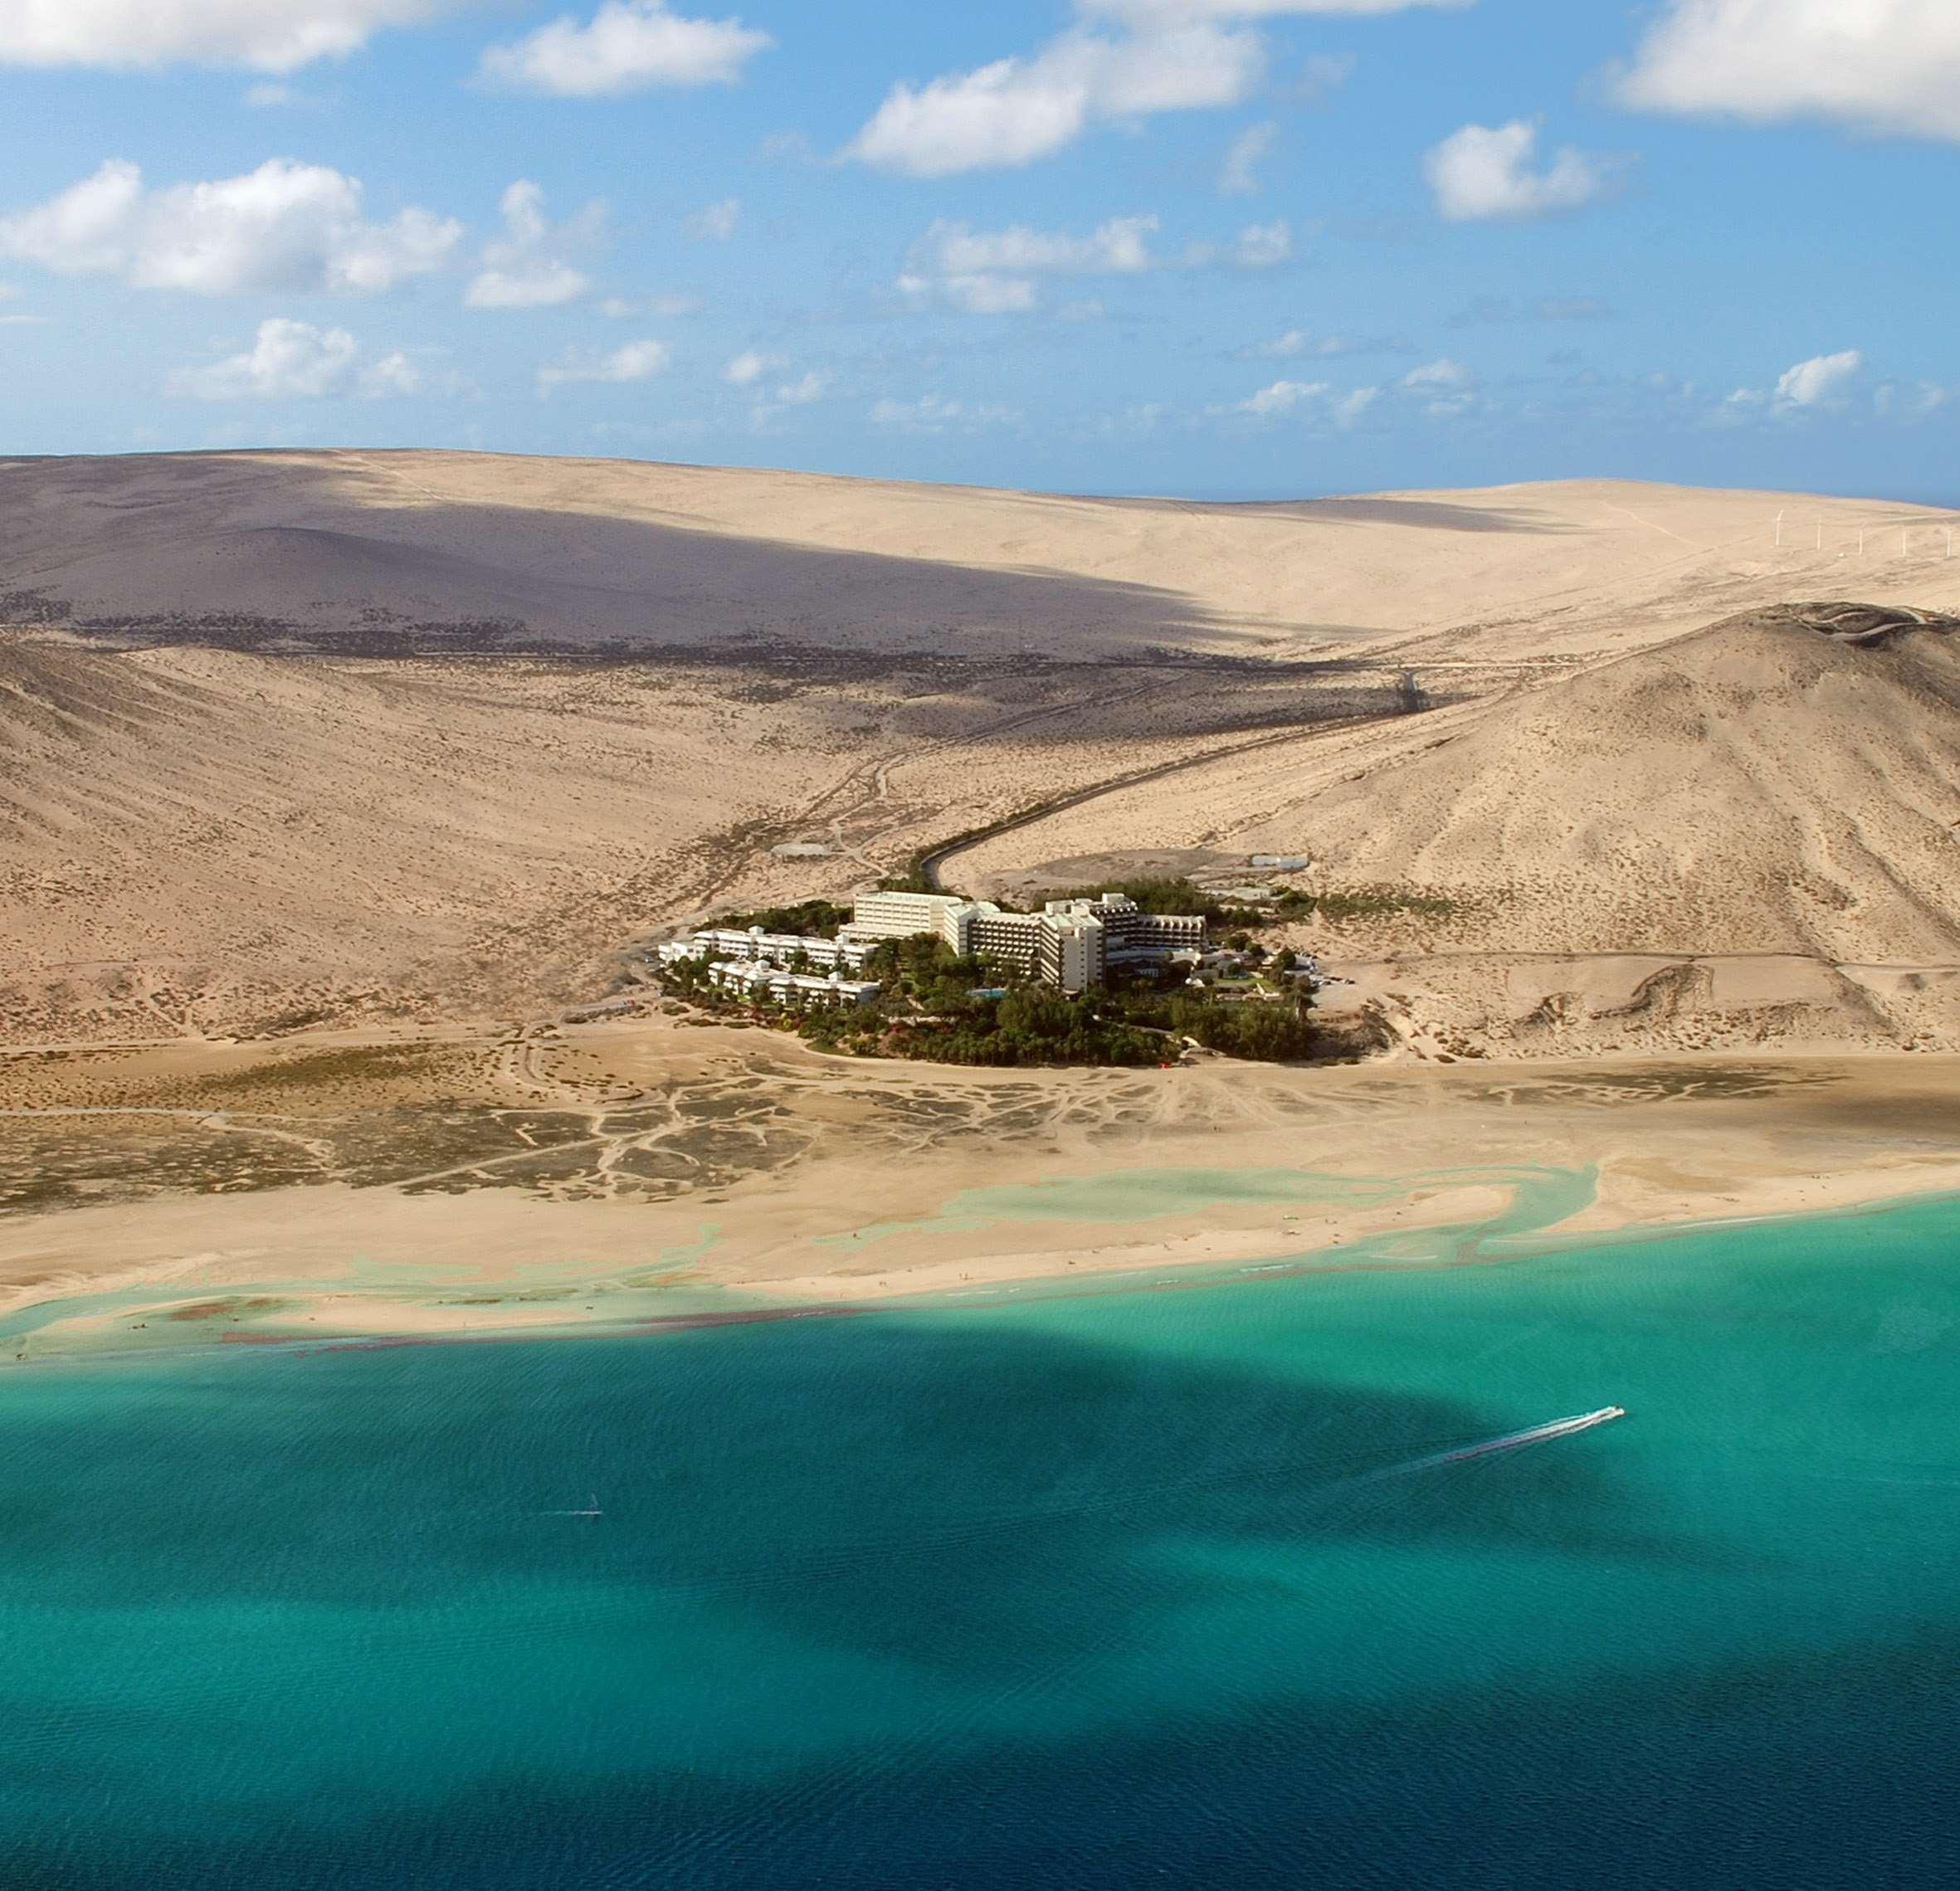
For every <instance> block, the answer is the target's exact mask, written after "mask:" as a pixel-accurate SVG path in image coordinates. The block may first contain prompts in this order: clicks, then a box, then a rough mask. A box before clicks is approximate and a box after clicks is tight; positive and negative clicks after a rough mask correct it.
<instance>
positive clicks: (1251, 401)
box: [1239, 381, 1333, 420]
mask: <svg viewBox="0 0 1960 1891" xmlns="http://www.w3.org/2000/svg"><path fill="white" fill-rule="evenodd" d="M1332 392H1333V389H1332V388H1331V387H1329V385H1328V383H1326V382H1324V381H1275V382H1274V383H1273V384H1272V385H1271V386H1270V387H1261V388H1260V390H1259V392H1257V393H1256V394H1254V395H1252V396H1251V397H1249V398H1248V399H1246V400H1243V401H1241V402H1239V412H1241V413H1242V414H1253V415H1255V416H1257V417H1259V418H1260V419H1261V420H1265V419H1269V418H1270V417H1271V416H1273V415H1274V414H1285V413H1291V412H1293V410H1294V408H1295V407H1299V405H1300V404H1301V403H1302V402H1306V401H1317V400H1319V398H1320V397H1321V396H1322V395H1324V394H1329V393H1332Z"/></svg>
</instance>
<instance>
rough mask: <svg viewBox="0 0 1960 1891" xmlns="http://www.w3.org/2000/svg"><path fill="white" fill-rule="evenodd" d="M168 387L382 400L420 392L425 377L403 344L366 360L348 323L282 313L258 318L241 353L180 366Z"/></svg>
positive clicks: (256, 397) (196, 396) (198, 395)
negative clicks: (324, 323)
mask: <svg viewBox="0 0 1960 1891" xmlns="http://www.w3.org/2000/svg"><path fill="white" fill-rule="evenodd" d="M169 387H170V392H172V393H173V394H179V395H183V396H184V397H187V398H189V399H192V400H198V401H317V400H322V399H324V398H326V397H328V396H329V395H334V394H347V393H359V394H361V395H363V396H364V397H367V398H368V399H370V400H380V399H384V398H386V397H388V396H391V395H399V394H418V393H420V392H422V372H421V370H420V369H419V368H417V366H416V364H415V363H413V362H412V360H411V359H410V358H408V356H407V355H406V354H405V353H402V352H401V351H400V350H399V349H397V351H395V352H394V353H391V354H387V355H383V357H382V358H380V359H379V360H377V361H373V362H371V363H363V354H362V349H361V344H359V343H358V341H356V340H355V339H354V338H353V336H352V335H351V334H349V333H348V331H347V330H346V329H321V328H315V327H314V325H313V324H311V323H310V322H295V321H291V320H289V319H285V318H283V317H280V318H275V319H273V320H271V321H268V322H261V323H260V324H259V330H258V334H257V336H256V338H255V339H254V341H253V343H252V345H251V348H247V349H246V351H245V352H244V353H242V354H234V355H232V356H229V357H228V358H226V359H225V360H222V361H216V362H212V363H210V364H209V365H208V366H206V367H202V368H182V369H180V370H179V371H178V373H175V374H173V375H172V376H171V378H170V383H169Z"/></svg>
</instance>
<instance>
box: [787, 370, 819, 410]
mask: <svg viewBox="0 0 1960 1891" xmlns="http://www.w3.org/2000/svg"><path fill="white" fill-rule="evenodd" d="M830 391H831V376H830V375H829V374H827V373H825V371H824V370H823V369H822V368H812V369H811V370H810V371H809V373H807V374H804V375H802V376H800V377H799V378H797V379H796V380H794V381H786V382H784V383H783V385H782V386H781V387H778V389H777V390H776V398H777V399H778V401H780V402H782V403H783V406H784V407H809V406H810V405H812V403H813V402H817V401H821V400H822V398H823V397H824V396H825V395H826V394H827V393H829V392H830Z"/></svg>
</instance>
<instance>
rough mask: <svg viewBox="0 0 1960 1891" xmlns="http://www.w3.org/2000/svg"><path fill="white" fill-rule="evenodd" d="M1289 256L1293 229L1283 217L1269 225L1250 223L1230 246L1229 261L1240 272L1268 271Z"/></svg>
mask: <svg viewBox="0 0 1960 1891" xmlns="http://www.w3.org/2000/svg"><path fill="white" fill-rule="evenodd" d="M1292 254H1293V226H1292V225H1291V224H1290V223H1289V222H1287V221H1286V219H1285V217H1275V219H1274V221H1273V222H1270V223H1251V224H1248V225H1247V226H1246V227H1245V228H1244V229H1243V230H1241V231H1240V232H1239V236H1238V241H1236V243H1234V244H1233V246H1232V252H1231V256H1232V261H1234V262H1236V264H1237V265H1238V266H1239V267H1240V268H1241V269H1271V268H1274V267H1275V266H1276V265H1278V264H1280V263H1283V262H1285V261H1286V260H1287V259H1288V258H1289V257H1290V256H1292Z"/></svg>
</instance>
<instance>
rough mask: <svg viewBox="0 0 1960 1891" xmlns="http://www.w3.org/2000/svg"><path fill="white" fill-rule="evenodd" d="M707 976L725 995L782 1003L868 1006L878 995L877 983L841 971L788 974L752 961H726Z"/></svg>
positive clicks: (778, 968) (714, 967) (711, 968)
mask: <svg viewBox="0 0 1960 1891" xmlns="http://www.w3.org/2000/svg"><path fill="white" fill-rule="evenodd" d="M708 977H709V979H710V980H711V981H712V982H714V983H715V984H716V985H719V987H721V989H722V990H723V991H724V992H734V993H735V994H736V995H738V996H739V997H749V998H773V999H774V1000H775V1001H776V1002H778V1003H779V1004H790V1005H835V1006H840V1007H841V1006H846V1005H868V1004H869V1003H870V1002H871V1001H872V999H874V998H875V997H877V996H878V992H879V987H878V985H877V983H876V982H875V981H873V980H864V979H855V978H846V977H845V976H844V975H843V973H842V972H831V974H830V975H829V976H828V977H817V974H816V973H814V972H785V971H784V970H783V968H782V967H780V966H774V965H763V964H760V963H757V962H755V961H753V960H739V959H737V960H724V961H723V962H722V963H719V964H716V965H711V966H709V967H708Z"/></svg>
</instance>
